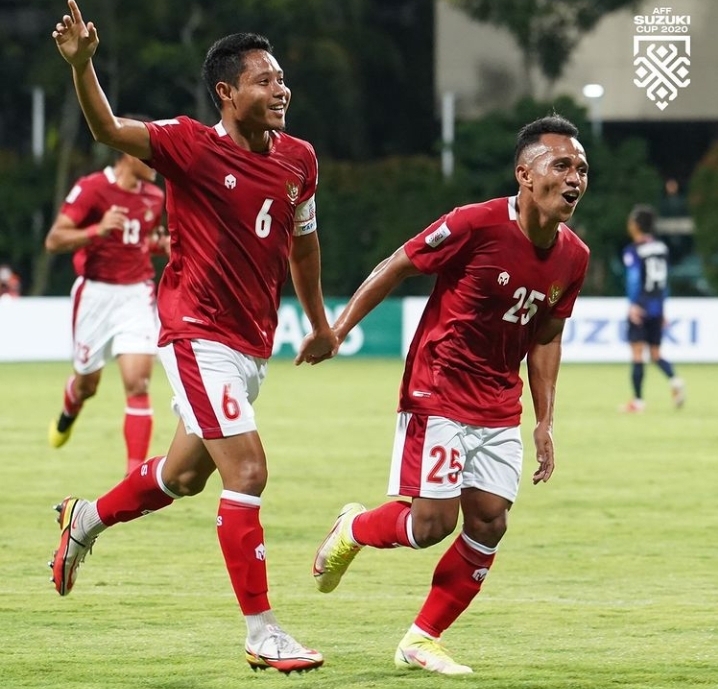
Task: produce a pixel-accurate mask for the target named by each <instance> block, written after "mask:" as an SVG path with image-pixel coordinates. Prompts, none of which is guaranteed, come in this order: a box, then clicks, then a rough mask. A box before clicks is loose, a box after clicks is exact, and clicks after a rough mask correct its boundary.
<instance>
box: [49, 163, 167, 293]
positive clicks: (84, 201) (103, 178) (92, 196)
mask: <svg viewBox="0 0 718 689" xmlns="http://www.w3.org/2000/svg"><path fill="white" fill-rule="evenodd" d="M164 200H165V196H164V192H163V191H162V189H160V187H158V186H157V185H155V184H151V183H149V182H141V183H140V187H139V190H138V191H128V190H127V189H122V187H119V186H118V185H117V179H116V177H115V172H114V170H113V169H112V168H111V167H106V168H105V169H104V170H103V171H102V172H95V173H93V174H91V175H88V176H87V177H82V178H81V179H79V180H78V181H77V182H76V183H75V186H74V187H72V189H71V190H70V193H69V194H68V195H67V197H66V198H65V202H64V203H63V205H62V208H60V212H61V213H64V214H65V215H67V216H68V217H70V218H71V219H72V221H73V222H74V223H75V225H77V226H78V227H81V228H82V227H88V226H89V225H94V224H95V223H98V222H100V221H101V220H102V216H103V215H104V214H105V213H106V212H107V211H108V210H109V209H110V207H111V206H113V205H114V206H121V207H123V208H127V209H128V212H127V221H126V223H125V227H124V229H122V230H112V231H111V232H110V233H109V234H108V235H107V236H106V237H96V238H95V239H93V240H92V241H91V242H90V243H89V244H87V245H85V246H83V247H81V248H80V249H78V250H77V251H76V252H75V254H74V256H73V258H72V263H73V265H74V267H75V272H76V273H77V274H78V275H83V276H84V277H86V278H87V279H88V280H98V281H100V282H109V283H112V284H115V285H129V284H133V283H135V282H144V281H145V280H151V279H152V278H154V275H155V269H154V267H153V265H152V261H151V259H150V237H151V235H152V231H153V230H154V229H155V227H157V226H158V225H159V224H160V222H161V218H162V212H163V209H164Z"/></svg>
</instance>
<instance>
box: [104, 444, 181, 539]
mask: <svg viewBox="0 0 718 689" xmlns="http://www.w3.org/2000/svg"><path fill="white" fill-rule="evenodd" d="M163 459H164V457H154V458H153V459H150V460H148V461H147V462H144V463H143V464H142V465H141V466H139V467H137V468H136V469H135V470H134V471H133V472H132V473H131V474H129V475H128V476H126V477H125V479H124V480H123V481H120V483H118V484H117V485H116V486H115V487H114V488H112V489H111V490H110V491H108V492H107V493H105V494H104V495H103V496H102V497H101V498H98V499H97V513H98V515H99V517H100V519H101V520H102V523H103V524H105V526H112V525H113V524H117V523H118V522H129V521H132V520H133V519H137V518H138V517H141V516H143V515H145V514H147V513H149V512H156V511H157V510H161V509H162V508H163V507H167V505H170V504H171V503H172V501H173V500H174V498H173V497H171V496H170V495H168V494H167V493H165V491H164V490H162V488H161V487H160V484H159V483H158V481H157V476H156V473H157V465H158V464H159V462H161V461H162V460H163Z"/></svg>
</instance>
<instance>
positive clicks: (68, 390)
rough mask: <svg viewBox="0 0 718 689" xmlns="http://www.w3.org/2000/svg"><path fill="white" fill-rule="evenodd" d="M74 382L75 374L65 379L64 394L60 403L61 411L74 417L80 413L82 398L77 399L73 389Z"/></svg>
mask: <svg viewBox="0 0 718 689" xmlns="http://www.w3.org/2000/svg"><path fill="white" fill-rule="evenodd" d="M74 384H75V376H74V375H72V376H70V377H69V378H68V379H67V383H66V384H65V396H64V399H63V403H62V413H63V414H64V415H65V416H70V417H75V416H77V415H78V414H79V413H80V409H82V404H83V401H82V400H78V399H77V396H76V395H75V391H74V390H73V386H74Z"/></svg>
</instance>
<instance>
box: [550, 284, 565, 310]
mask: <svg viewBox="0 0 718 689" xmlns="http://www.w3.org/2000/svg"><path fill="white" fill-rule="evenodd" d="M562 294H563V288H562V287H561V285H559V284H558V283H557V282H553V283H551V287H549V288H548V303H549V306H553V305H554V304H555V303H556V302H557V301H558V300H559V299H560V298H561V295H562Z"/></svg>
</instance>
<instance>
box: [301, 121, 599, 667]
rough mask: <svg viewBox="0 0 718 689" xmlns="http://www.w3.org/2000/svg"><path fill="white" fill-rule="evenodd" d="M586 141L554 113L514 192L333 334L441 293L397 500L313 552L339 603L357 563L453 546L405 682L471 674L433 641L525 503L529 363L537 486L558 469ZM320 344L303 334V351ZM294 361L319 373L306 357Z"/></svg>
mask: <svg viewBox="0 0 718 689" xmlns="http://www.w3.org/2000/svg"><path fill="white" fill-rule="evenodd" d="M577 136H578V131H577V129H576V127H575V126H574V125H573V124H571V123H570V122H569V121H567V120H565V119H563V118H562V117H560V116H557V115H553V116H549V117H545V118H543V119H539V120H537V121H535V122H532V123H530V124H527V125H526V126H525V127H524V128H523V129H522V130H521V131H520V132H519V134H518V139H517V144H516V150H515V174H516V180H517V181H518V186H519V190H518V194H517V195H516V196H513V197H510V198H498V199H493V200H490V201H487V202H485V203H477V204H473V205H468V206H463V207H460V208H456V209H454V210H453V211H451V212H450V213H448V214H447V215H445V216H444V217H442V218H440V219H439V220H437V221H436V222H434V223H433V224H432V225H430V226H429V227H427V228H426V229H425V230H424V231H423V232H421V233H420V234H418V235H417V236H416V237H414V238H413V239H410V240H409V241H407V242H406V243H405V244H404V245H403V246H402V247H400V248H399V249H397V251H395V252H394V253H393V254H392V255H391V256H390V257H389V258H387V259H385V260H384V261H382V262H381V263H380V264H379V265H378V266H377V267H376V268H375V269H374V271H373V272H372V273H371V275H369V277H368V278H367V279H366V280H365V281H364V283H363V284H362V285H361V286H360V287H359V288H358V290H357V291H356V293H355V294H354V296H353V297H352V298H351V300H350V301H349V303H348V304H347V306H346V308H345V309H344V311H343V312H342V314H341V315H340V316H339V318H338V319H337V322H336V323H335V324H334V329H335V332H336V334H337V338H338V341H339V342H342V341H343V340H344V338H345V337H346V336H347V334H348V333H349V331H350V330H351V329H352V328H353V327H354V326H355V325H356V324H357V323H359V321H361V319H362V318H364V316H366V315H367V313H369V312H370V311H371V310H372V309H373V308H374V307H375V306H376V305H377V304H378V303H379V302H381V301H382V299H384V297H386V296H387V295H388V294H389V293H390V292H391V291H392V290H393V289H394V288H395V287H396V286H397V285H398V284H399V283H400V282H401V281H402V280H404V279H405V278H407V277H409V276H412V275H417V274H420V273H424V274H435V275H436V276H437V277H436V284H435V286H434V289H433V292H432V294H431V296H430V297H429V301H428V303H427V305H426V308H425V310H424V313H423V315H422V318H421V321H420V323H419V326H418V328H417V331H416V333H415V335H414V339H413V341H412V343H411V347H410V349H409V353H408V355H407V359H406V366H405V370H404V377H403V380H402V384H401V392H400V400H399V415H398V421H397V427H396V436H395V440H394V450H393V455H392V462H391V471H390V477H389V490H388V492H389V494H390V495H395V496H405V497H407V498H410V499H411V502H408V501H404V500H396V501H393V502H387V503H385V504H383V505H381V506H380V507H377V508H375V509H372V510H368V511H367V510H366V508H365V507H364V506H363V505H361V504H359V503H350V504H348V505H345V506H344V507H343V508H342V510H341V511H340V514H339V517H338V518H337V520H336V522H335V523H334V526H333V527H332V529H331V531H330V532H329V534H328V536H327V537H326V539H325V540H324V542H323V543H322V544H321V545H320V546H319V549H318V551H317V554H316V557H315V560H314V566H313V574H314V577H315V580H316V583H317V586H318V588H319V590H320V591H322V592H325V593H327V592H330V591H333V590H334V589H335V588H336V586H337V585H338V584H339V581H340V579H341V577H342V576H343V575H344V573H345V572H346V570H347V567H348V566H349V564H350V563H351V562H352V560H353V558H354V557H355V556H356V554H357V553H358V552H359V551H360V550H361V548H363V547H365V546H373V547H375V548H394V547H397V546H405V547H408V548H426V547H428V546H431V545H434V544H436V543H438V542H439V541H441V540H442V539H444V538H446V537H447V536H448V535H449V534H451V533H452V532H453V531H454V529H455V527H456V524H457V520H458V516H459V512H461V513H462V517H463V526H462V529H461V533H460V534H459V536H458V538H456V540H455V541H454V542H453V543H452V544H451V545H450V546H449V549H448V550H447V551H446V553H445V554H444V556H443V557H442V558H441V559H440V561H439V563H438V565H437V566H436V569H435V571H434V576H433V579H432V582H431V590H430V592H429V595H428V597H427V599H426V601H425V602H424V605H423V607H422V608H421V610H420V612H419V614H418V616H417V617H416V619H415V620H414V623H413V624H412V625H411V627H410V628H409V630H408V631H407V633H406V635H405V636H404V638H403V639H402V640H401V642H400V643H399V646H398V648H397V650H396V654H395V657H394V661H395V664H396V666H397V667H399V668H421V669H423V670H428V671H431V672H438V673H441V674H446V675H458V674H467V673H470V672H472V670H471V668H470V667H469V666H467V665H462V664H460V663H457V662H455V661H454V660H453V659H452V658H451V657H450V656H449V654H448V653H447V652H446V650H445V649H444V648H443V646H442V645H441V644H440V637H441V635H442V634H443V632H444V631H445V630H446V629H448V628H449V626H450V625H451V624H452V623H453V622H454V620H456V618H457V617H458V616H459V615H460V614H461V613H462V612H463V611H464V610H466V608H467V607H468V606H469V604H470V603H471V601H472V599H473V598H474V596H476V594H477V593H478V592H479V589H480V588H481V585H482V583H483V581H484V579H485V578H486V575H487V574H488V572H489V569H490V568H491V565H492V563H493V561H494V557H495V556H496V551H497V547H498V545H499V541H500V540H501V538H502V537H503V535H504V533H505V531H506V522H507V515H508V512H509V509H510V508H511V506H512V505H513V503H514V501H515V499H516V495H517V492H518V486H519V479H520V476H521V464H522V455H523V448H522V443H521V435H520V431H519V423H520V415H521V401H520V398H521V389H522V381H521V378H520V376H519V370H520V364H521V361H522V359H523V358H524V357H525V356H527V355H528V359H527V368H528V381H529V386H530V389H531V396H532V399H533V406H534V411H535V415H536V426H535V427H534V432H533V436H534V443H535V445H536V460H537V462H538V468H537V469H536V471H535V472H534V474H533V482H534V484H536V483H539V482H542V481H548V480H549V478H551V474H552V473H553V470H554V446H553V439H552V432H553V417H554V399H555V396H556V381H557V377H558V370H559V364H560V359H561V334H562V331H563V327H564V322H565V320H566V318H568V317H569V316H570V315H571V312H572V309H573V305H574V302H575V300H576V297H577V295H578V293H579V290H580V288H581V285H582V284H583V281H584V277H585V274H586V268H587V265H588V256H589V251H588V248H587V247H586V246H585V244H584V243H583V242H582V241H581V240H580V239H579V238H578V237H577V236H576V235H575V234H574V233H573V232H572V231H571V230H570V229H569V228H568V227H567V226H566V225H565V224H564V223H565V222H566V221H567V220H568V219H569V218H570V217H571V215H572V214H573V212H574V209H575V208H576V205H577V204H578V202H579V200H580V199H581V197H582V196H583V193H584V192H585V190H586V186H587V182H588V163H587V162H586V154H585V152H584V149H583V146H581V144H580V143H579V142H578V140H577V138H576V137H577ZM304 344H305V345H306V346H307V347H310V346H311V345H313V338H312V337H311V336H308V338H307V339H306V340H305V343H304ZM297 358H298V360H299V361H300V362H301V361H307V362H309V363H318V362H319V361H321V360H322V359H323V358H326V357H317V356H316V355H315V354H314V353H313V352H311V351H309V349H307V350H306V351H305V350H300V352H299V355H298V357H297Z"/></svg>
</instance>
